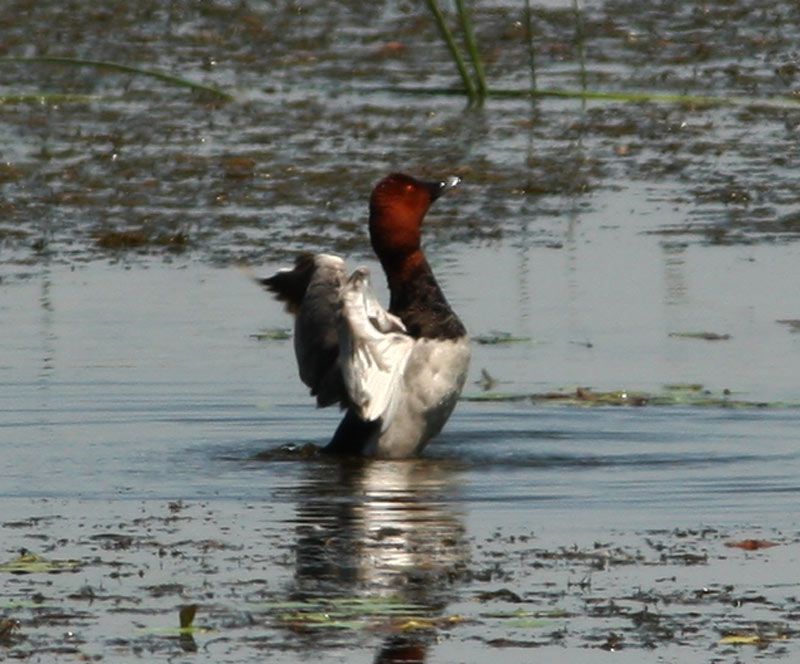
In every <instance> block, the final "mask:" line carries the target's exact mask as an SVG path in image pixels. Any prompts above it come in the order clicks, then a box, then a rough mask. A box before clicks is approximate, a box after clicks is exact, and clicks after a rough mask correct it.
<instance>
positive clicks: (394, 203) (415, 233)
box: [369, 173, 461, 262]
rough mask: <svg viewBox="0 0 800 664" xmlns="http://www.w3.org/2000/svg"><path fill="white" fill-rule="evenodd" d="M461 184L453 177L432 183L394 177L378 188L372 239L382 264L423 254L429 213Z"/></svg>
mask: <svg viewBox="0 0 800 664" xmlns="http://www.w3.org/2000/svg"><path fill="white" fill-rule="evenodd" d="M460 181H461V179H460V178H458V177H456V176H450V177H448V178H447V179H445V180H442V181H440V182H428V181H425V180H417V179H416V178H413V177H411V176H410V175H405V174H404V173H392V174H391V175H387V176H386V177H385V178H383V180H381V181H380V182H379V183H378V184H377V185H375V188H374V189H373V190H372V196H370V199H369V236H370V239H371V240H372V248H373V249H374V250H375V253H376V254H377V256H378V258H380V260H381V262H386V261H390V262H391V261H395V260H402V259H403V258H405V257H406V256H409V255H411V254H413V253H415V252H416V251H418V250H419V248H420V241H421V235H422V220H423V218H424V217H425V213H426V212H427V211H428V208H429V207H430V206H431V203H433V201H435V200H436V199H437V198H439V197H440V196H441V195H442V194H444V193H445V192H447V191H449V190H450V189H452V188H453V187H455V186H456V185H458V183H459V182H460Z"/></svg>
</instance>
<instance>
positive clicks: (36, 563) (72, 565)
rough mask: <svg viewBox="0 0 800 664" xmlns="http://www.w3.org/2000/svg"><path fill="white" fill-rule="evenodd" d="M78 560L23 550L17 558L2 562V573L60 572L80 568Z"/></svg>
mask: <svg viewBox="0 0 800 664" xmlns="http://www.w3.org/2000/svg"><path fill="white" fill-rule="evenodd" d="M80 567H81V563H80V562H79V561H77V560H49V559H47V558H44V557H43V556H40V555H37V554H35V553H32V552H30V551H23V552H21V553H20V554H19V555H18V556H17V557H16V558H13V559H11V560H9V561H7V562H4V563H0V573H6V574H59V573H60V572H75V571H77V570H78V569H80Z"/></svg>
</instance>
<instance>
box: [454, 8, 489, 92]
mask: <svg viewBox="0 0 800 664" xmlns="http://www.w3.org/2000/svg"><path fill="white" fill-rule="evenodd" d="M455 1H456V10H457V11H458V18H459V20H460V21H461V29H462V30H463V31H464V44H465V45H466V47H467V53H469V57H470V60H472V67H473V69H474V70H475V79H476V86H475V87H476V92H477V93H478V98H479V100H480V101H483V100H484V99H485V98H486V90H487V88H486V77H485V75H484V73H483V62H481V54H480V53H479V52H478V43H477V42H476V41H475V31H474V30H473V29H472V19H471V18H470V15H469V10H468V9H467V7H466V5H465V4H464V0H455Z"/></svg>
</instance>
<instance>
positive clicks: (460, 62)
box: [427, 0, 478, 104]
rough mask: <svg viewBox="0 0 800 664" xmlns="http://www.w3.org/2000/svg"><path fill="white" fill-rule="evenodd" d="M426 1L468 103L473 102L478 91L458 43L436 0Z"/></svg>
mask: <svg viewBox="0 0 800 664" xmlns="http://www.w3.org/2000/svg"><path fill="white" fill-rule="evenodd" d="M427 2H428V8H429V9H430V10H431V13H432V14H433V18H434V20H435V21H436V25H437V26H438V27H439V33H440V34H441V35H442V39H444V41H445V43H446V44H447V48H448V49H449V50H450V55H452V56H453V60H454V61H455V63H456V67H457V68H458V73H459V74H460V75H461V81H462V82H463V83H464V89H465V90H466V92H467V97H469V101H470V103H471V104H473V103H475V101H476V100H477V99H478V91H477V90H476V89H475V84H474V83H473V82H472V77H471V76H470V75H469V72H468V71H467V66H466V64H465V63H464V58H463V57H461V51H459V50H458V45H457V44H456V42H455V40H454V39H453V34H452V33H451V32H450V28H448V27H447V23H446V22H445V20H444V14H442V10H441V9H440V8H439V4H438V3H437V2H436V0H427Z"/></svg>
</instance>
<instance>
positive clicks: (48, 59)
mask: <svg viewBox="0 0 800 664" xmlns="http://www.w3.org/2000/svg"><path fill="white" fill-rule="evenodd" d="M0 64H57V65H69V66H75V67H97V68H99V69H109V70H112V71H119V72H123V73H126V74H135V75H137V76H149V77H150V78H156V79H158V80H160V81H164V82H165V83H169V84H171V85H177V86H180V87H184V88H190V89H192V90H197V91H198V92H206V93H209V94H212V95H214V96H216V97H220V98H221V99H224V100H226V101H232V100H233V95H231V94H229V93H227V92H225V91H224V90H220V89H219V88H215V87H213V86H211V85H204V84H202V83H197V82H195V81H190V80H189V79H186V78H181V77H180V76H173V75H172V74H167V73H166V72H163V71H159V70H157V69H142V68H141V67H134V66H131V65H125V64H122V63H119V62H108V61H107V60H91V59H85V58H62V57H56V56H48V55H43V56H35V57H30V58H17V57H2V58H0Z"/></svg>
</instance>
